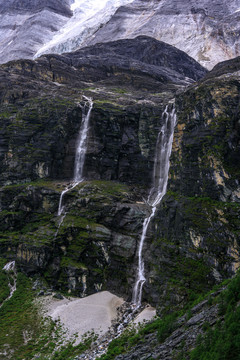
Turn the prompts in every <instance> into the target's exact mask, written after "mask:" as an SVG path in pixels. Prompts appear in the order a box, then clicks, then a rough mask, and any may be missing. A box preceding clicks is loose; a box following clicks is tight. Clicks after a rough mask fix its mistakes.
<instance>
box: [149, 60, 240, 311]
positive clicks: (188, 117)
mask: <svg viewBox="0 0 240 360" xmlns="http://www.w3.org/2000/svg"><path fill="white" fill-rule="evenodd" d="M238 71H239V59H238V58H237V59H236V60H235V61H234V60H230V61H229V63H228V62H226V63H223V64H219V65H218V66H217V67H216V69H214V70H213V71H212V72H211V73H209V74H208V75H207V76H206V77H205V78H204V79H203V80H202V81H201V82H200V83H199V84H196V85H195V86H193V87H191V88H189V89H188V90H187V91H186V92H185V93H182V94H180V95H179V96H177V98H176V106H177V118H178V122H177V125H176V129H175V135H174V143H173V150H172V156H171V167H170V174H169V182H168V190H169V191H168V194H167V196H166V197H165V198H164V200H163V202H162V204H161V206H160V208H159V211H158V214H157V215H156V217H155V219H154V220H153V222H152V235H150V239H151V240H152V238H153V239H154V241H153V242H151V240H150V239H149V242H148V244H147V243H146V259H147V263H148V264H149V279H150V282H149V284H147V286H146V290H147V291H149V293H151V294H152V295H153V294H154V290H153V288H155V286H159V287H160V288H161V289H162V293H165V295H167V294H168V296H169V297H168V300H167V302H165V303H162V306H163V307H166V306H168V304H169V306H170V307H171V304H172V302H176V303H181V302H182V301H183V300H184V297H185V296H191V295H190V293H191V292H196V293H197V292H198V289H199V288H198V287H199V286H207V287H208V286H211V285H210V284H213V283H214V282H215V281H217V282H218V281H221V279H222V278H224V277H226V276H229V275H230V274H232V275H233V274H235V272H236V269H237V268H238V267H239V246H240V243H239V231H240V224H239V211H240V188H239V167H240V163H239V159H240V156H239V155H240V152H239V151H240V128H239V95H240V93H239V89H240V87H239V76H238ZM224 74H226V75H224ZM216 75H217V76H216ZM148 249H149V250H148ZM166 274H167V275H166ZM177 274H181V276H180V277H178V275H177ZM184 274H185V275H184ZM227 274H229V275H227ZM166 278H167V279H168V280H166ZM171 279H172V280H171ZM173 279H174V280H173ZM177 279H178V280H177ZM183 279H184V280H183ZM166 283H168V285H166ZM160 284H162V285H160ZM200 284H202V285H200ZM176 288H177V289H178V290H176ZM148 289H149V290H148ZM150 289H151V290H150ZM187 289H191V290H190V292H189V291H188V290H187ZM187 293H188V295H187ZM153 296H154V298H155V299H156V301H158V300H157V299H158V293H157V292H156V293H155V295H153Z"/></svg>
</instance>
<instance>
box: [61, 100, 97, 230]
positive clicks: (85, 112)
mask: <svg viewBox="0 0 240 360" xmlns="http://www.w3.org/2000/svg"><path fill="white" fill-rule="evenodd" d="M83 98H84V99H85V102H84V105H83V106H82V105H80V106H81V108H82V123H81V127H80V130H79V134H78V138H77V145H76V152H75V161H74V176H73V181H72V183H71V184H70V185H69V186H67V188H66V189H64V190H63V191H62V193H61V196H60V200H59V205H58V216H62V214H63V211H64V206H63V197H64V195H65V194H66V193H67V192H68V191H69V190H72V189H73V188H74V187H75V186H77V185H78V184H79V183H80V182H81V181H83V167H84V162H85V156H86V150H87V136H88V129H89V120H90V116H91V111H92V108H93V101H92V99H91V98H88V97H86V96H83ZM62 221H63V218H61V220H60V225H61V224H62ZM60 225H59V226H58V228H59V227H60ZM57 232H58V231H57Z"/></svg>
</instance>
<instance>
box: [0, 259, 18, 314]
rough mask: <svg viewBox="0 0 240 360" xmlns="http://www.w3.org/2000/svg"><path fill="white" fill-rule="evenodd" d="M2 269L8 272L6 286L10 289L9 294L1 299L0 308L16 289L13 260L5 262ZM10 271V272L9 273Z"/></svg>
mask: <svg viewBox="0 0 240 360" xmlns="http://www.w3.org/2000/svg"><path fill="white" fill-rule="evenodd" d="M3 270H4V271H6V272H7V273H9V281H8V287H9V290H10V294H9V296H8V297H7V298H6V299H5V300H4V301H3V303H2V304H1V305H0V308H1V307H2V305H3V304H4V303H5V302H6V301H8V300H9V299H11V297H12V296H13V294H14V292H15V291H16V289H17V272H16V266H15V261H10V262H9V263H7V264H6V265H5V266H4V267H3ZM11 273H12V274H11ZM10 278H11V279H12V281H11V280H10Z"/></svg>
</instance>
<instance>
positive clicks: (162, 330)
mask: <svg viewBox="0 0 240 360" xmlns="http://www.w3.org/2000/svg"><path fill="white" fill-rule="evenodd" d="M176 318H177V313H173V314H170V315H166V316H165V317H164V318H162V319H160V318H159V319H157V320H155V321H153V322H150V323H148V324H147V325H140V326H139V327H138V328H130V329H127V330H125V331H124V333H123V334H122V335H121V336H119V337H118V338H116V339H114V340H113V341H112V342H111V343H110V344H109V347H108V351H107V353H106V354H104V355H102V356H101V357H100V358H99V359H101V360H112V359H115V357H116V356H117V355H120V354H123V353H125V352H127V351H129V350H130V349H131V348H132V347H133V346H135V345H137V344H139V343H143V342H144V341H146V340H145V339H144V336H145V335H147V334H151V333H153V332H156V333H157V339H158V342H159V343H162V342H164V340H165V339H166V338H167V337H168V336H169V335H170V334H171V333H172V332H173V331H174V330H175V328H176Z"/></svg>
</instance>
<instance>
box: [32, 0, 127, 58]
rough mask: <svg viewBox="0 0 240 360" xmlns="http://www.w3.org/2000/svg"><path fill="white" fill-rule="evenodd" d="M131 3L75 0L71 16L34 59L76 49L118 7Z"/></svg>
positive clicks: (120, 0) (125, 1)
mask: <svg viewBox="0 0 240 360" xmlns="http://www.w3.org/2000/svg"><path fill="white" fill-rule="evenodd" d="M131 2H133V0H101V1H99V0H75V1H74V3H72V5H71V10H72V11H73V16H72V17H71V18H70V19H69V20H68V21H67V23H66V24H65V25H64V26H63V28H62V29H61V30H59V31H58V32H57V33H55V35H54V36H53V38H52V39H51V40H50V41H49V42H47V43H45V44H44V45H43V46H42V47H41V48H40V49H39V50H38V51H37V52H36V54H35V55H34V58H37V57H39V56H40V55H42V54H48V53H59V54H61V53H63V52H68V51H74V50H76V49H78V48H79V47H80V46H81V45H82V44H83V43H84V41H86V39H88V38H90V37H91V36H93V34H94V33H95V32H96V31H97V30H98V29H99V28H100V27H102V26H103V25H104V24H106V23H107V22H108V21H109V20H110V18H111V16H112V15H113V14H114V13H115V12H116V10H117V9H118V8H119V7H120V6H122V5H126V4H129V3H131ZM109 40H111V39H109Z"/></svg>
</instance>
